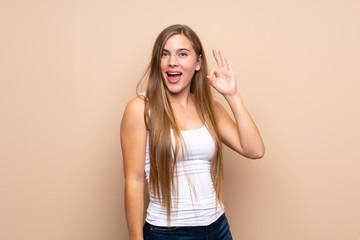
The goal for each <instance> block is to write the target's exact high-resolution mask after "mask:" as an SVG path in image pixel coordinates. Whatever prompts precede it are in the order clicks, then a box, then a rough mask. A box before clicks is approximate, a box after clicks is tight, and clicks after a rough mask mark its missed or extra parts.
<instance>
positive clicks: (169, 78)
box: [166, 71, 182, 84]
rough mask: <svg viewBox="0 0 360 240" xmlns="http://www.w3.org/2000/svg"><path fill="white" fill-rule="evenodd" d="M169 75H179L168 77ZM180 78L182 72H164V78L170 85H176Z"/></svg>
mask: <svg viewBox="0 0 360 240" xmlns="http://www.w3.org/2000/svg"><path fill="white" fill-rule="evenodd" d="M169 74H179V75H175V76H170V75H169ZM181 76H182V72H180V71H166V78H167V80H168V81H169V82H170V83H172V84H175V83H178V82H179V81H180V80H181Z"/></svg>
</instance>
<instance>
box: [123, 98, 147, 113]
mask: <svg viewBox="0 0 360 240" xmlns="http://www.w3.org/2000/svg"><path fill="white" fill-rule="evenodd" d="M144 109H145V100H144V97H143V96H138V97H135V98H133V99H131V100H130V101H129V102H128V103H127V105H126V108H125V112H131V113H137V112H142V113H144Z"/></svg>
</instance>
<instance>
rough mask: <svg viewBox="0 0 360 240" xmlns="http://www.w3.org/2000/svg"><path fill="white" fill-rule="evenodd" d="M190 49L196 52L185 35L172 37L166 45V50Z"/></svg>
mask: <svg viewBox="0 0 360 240" xmlns="http://www.w3.org/2000/svg"><path fill="white" fill-rule="evenodd" d="M182 48H185V49H189V50H190V51H191V50H194V48H193V46H192V43H191V41H190V40H189V39H188V38H187V37H186V36H185V35H184V34H176V35H174V36H171V37H170V38H169V39H168V40H167V41H166V42H165V45H164V49H166V50H177V49H182Z"/></svg>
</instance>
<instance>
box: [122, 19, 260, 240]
mask: <svg viewBox="0 0 360 240" xmlns="http://www.w3.org/2000/svg"><path fill="white" fill-rule="evenodd" d="M213 55H214V58H215V60H216V63H217V68H216V69H212V70H211V71H210V72H208V69H207V62H206V57H205V52H204V49H203V47H202V44H201V42H200V39H199V38H198V36H197V35H196V34H195V32H194V31H193V30H192V29H190V28H189V27H188V26H186V25H173V26H170V27H168V28H166V29H164V30H163V31H162V32H161V33H160V34H159V36H158V38H157V39H156V41H155V44H154V48H153V52H152V58H151V62H150V64H149V66H148V69H147V75H146V79H147V88H146V91H145V92H144V93H141V94H139V96H138V97H136V98H134V99H132V100H131V101H130V102H129V103H128V105H127V106H126V109H125V112H124V116H123V119H122V123H121V134H120V136H121V147H122V153H123V160H124V173H125V212H126V218H127V224H128V230H129V237H130V239H131V240H135V239H136V240H137V239H145V240H146V239H155V240H156V239H226V240H227V239H232V237H231V233H230V229H229V224H228V222H227V219H226V217H225V214H224V206H223V201H222V190H223V157H222V143H224V144H225V145H227V146H229V147H230V148H231V149H233V150H234V151H236V152H238V153H239V154H241V155H243V156H245V157H248V158H252V159H256V158H261V157H262V156H263V154H264V151H265V149H264V144H263V141H262V138H261V136H260V133H259V131H258V129H257V127H256V125H255V123H254V121H253V120H252V118H251V116H250V115H249V113H248V111H247V110H246V108H245V106H244V103H243V101H242V99H241V97H240V95H239V92H238V89H237V86H236V79H235V74H234V73H233V70H232V68H231V65H230V62H229V60H228V59H227V58H226V57H225V56H224V55H223V54H222V53H221V52H220V51H215V50H213ZM210 86H211V87H212V88H214V89H215V90H216V91H218V92H219V93H220V94H222V95H223V96H224V97H225V99H226V101H227V102H228V104H229V105H230V108H231V110H232V113H233V115H234V118H235V120H236V121H235V122H234V121H233V120H232V118H231V117H230V116H229V114H228V113H227V111H226V110H225V109H224V107H223V106H222V105H221V104H220V103H218V102H215V101H214V100H213V98H212V94H211V87H210ZM145 178H146V180H147V182H148V186H149V187H148V191H149V195H150V203H149V206H148V209H147V214H146V221H145V224H144V225H143V213H144V207H143V206H144V179H145Z"/></svg>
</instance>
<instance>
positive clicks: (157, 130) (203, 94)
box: [138, 25, 224, 222]
mask: <svg viewBox="0 0 360 240" xmlns="http://www.w3.org/2000/svg"><path fill="white" fill-rule="evenodd" d="M177 34H183V35H184V36H186V37H187V38H188V39H189V40H190V42H191V44H192V47H193V48H194V50H195V52H196V54H197V57H199V56H200V55H201V57H202V63H201V67H200V70H199V71H196V72H195V73H194V76H193V79H192V81H191V86H190V92H191V93H192V94H193V95H194V97H195V104H196V107H197V111H198V113H199V116H200V118H201V121H202V122H203V123H206V127H207V128H208V130H209V132H210V134H211V136H212V138H213V140H214V142H215V154H214V156H213V159H212V161H211V177H212V181H213V184H214V188H215V191H216V197H217V199H218V200H219V201H220V202H222V192H223V178H224V176H223V156H222V142H221V137H220V133H219V130H218V126H217V122H216V119H215V114H214V107H213V97H212V92H211V89H210V86H209V84H208V82H207V78H206V76H207V73H208V67H207V61H206V57H205V52H204V49H203V46H202V44H201V42H200V39H199V37H198V36H197V35H196V33H195V32H194V31H193V30H192V29H191V28H190V27H188V26H186V25H172V26H169V27H167V28H165V29H164V30H163V31H162V32H161V33H160V34H159V36H158V37H157V39H156V41H155V44H154V47H153V51H152V56H151V61H150V64H149V65H148V67H147V69H146V71H145V74H144V76H143V78H142V80H143V79H147V80H148V82H147V87H146V98H145V112H144V118H145V123H146V126H147V130H148V132H149V155H150V179H149V187H150V191H152V193H153V195H154V196H155V197H156V198H159V199H160V200H161V203H162V204H163V206H164V207H166V208H167V217H168V222H169V221H170V213H171V199H172V198H171V197H172V194H173V193H174V189H175V188H174V186H175V184H174V183H175V179H174V173H176V163H177V156H178V153H179V151H180V150H181V147H182V138H181V132H180V129H179V127H178V125H177V123H176V119H175V117H174V114H173V111H172V108H171V104H170V102H169V100H168V98H167V95H166V87H165V86H164V83H163V77H162V74H161V68H160V57H161V54H162V51H163V48H164V45H165V43H166V41H167V40H168V39H169V38H170V37H172V36H174V35H177ZM139 84H140V83H139ZM138 87H139V85H138ZM150 113H151V114H150ZM171 129H172V130H173V134H174V138H175V144H174V146H173V144H172V139H171V132H170V130H171Z"/></svg>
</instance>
